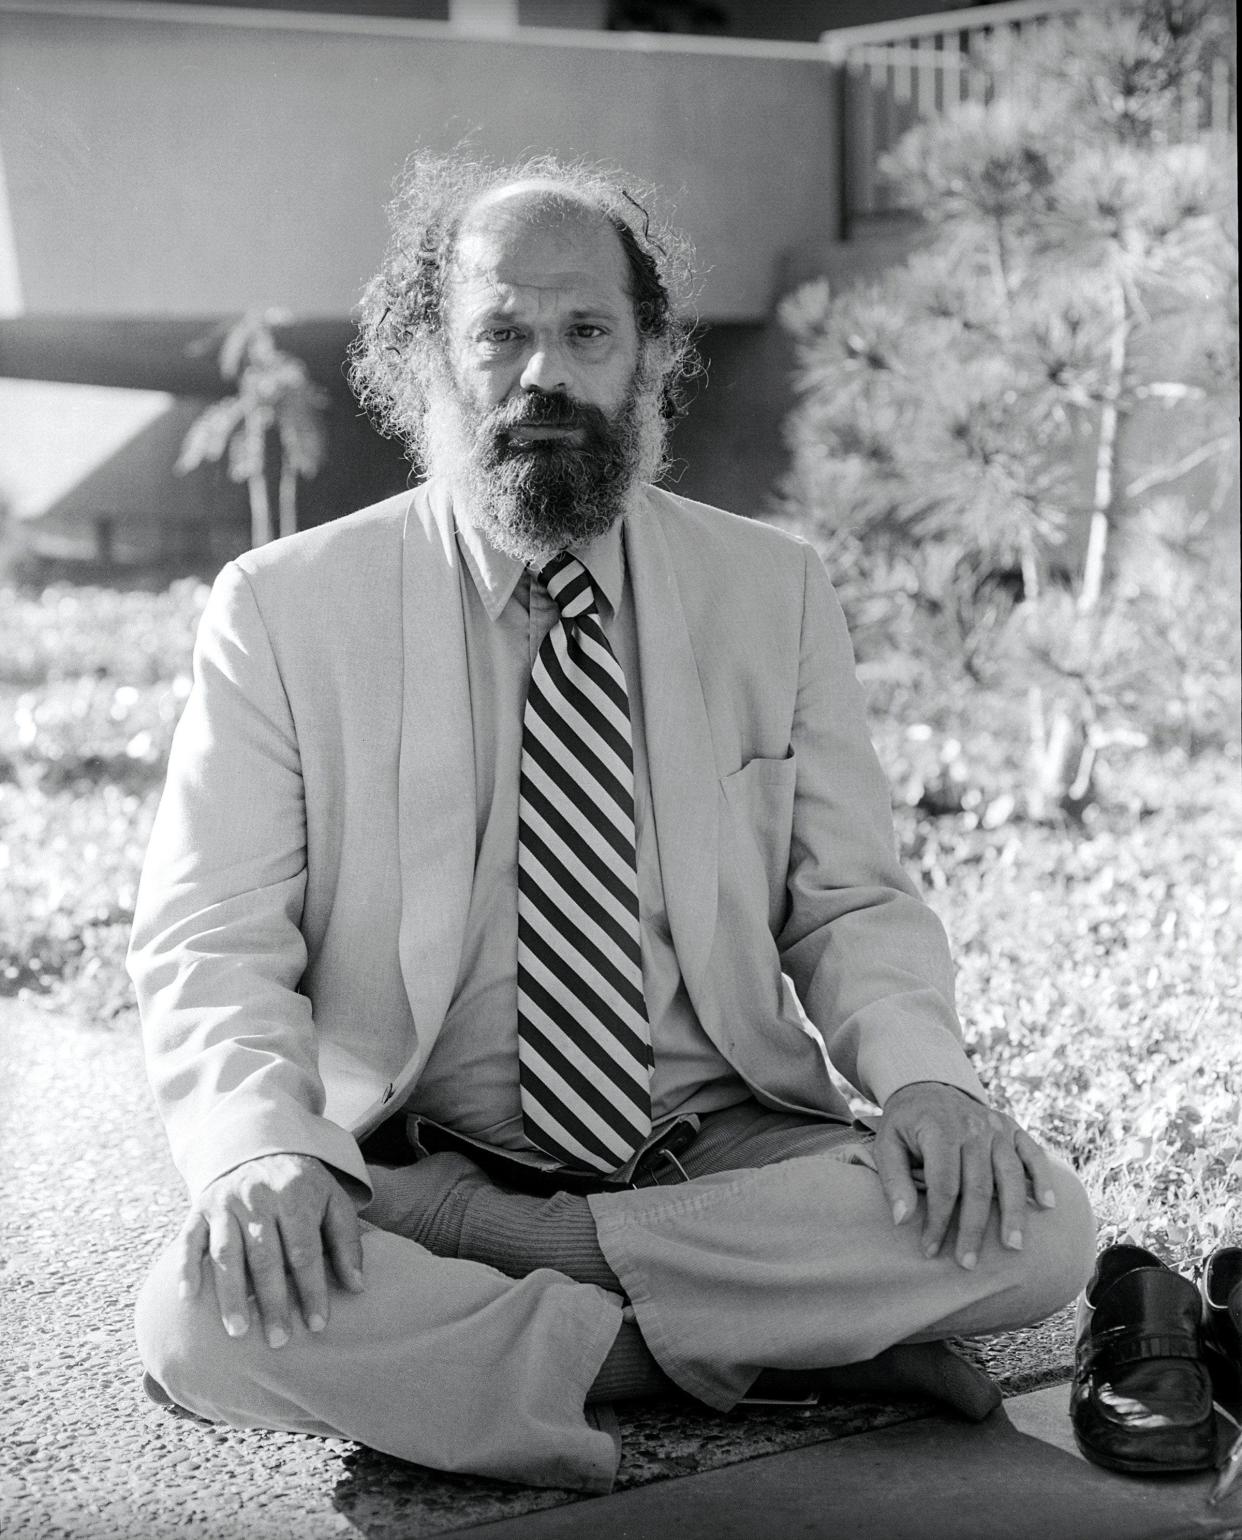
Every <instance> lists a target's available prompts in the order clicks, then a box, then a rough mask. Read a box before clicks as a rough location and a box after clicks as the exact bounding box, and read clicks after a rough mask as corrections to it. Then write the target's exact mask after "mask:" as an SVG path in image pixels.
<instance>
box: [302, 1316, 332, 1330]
mask: <svg viewBox="0 0 1242 1540" xmlns="http://www.w3.org/2000/svg"><path fill="white" fill-rule="evenodd" d="M306 1324H307V1326H309V1327H310V1329H311V1331H322V1330H323V1329H324V1327H325V1326H326V1325H327V1324H328V1323H327V1321H325V1320H324V1318H323V1316H321V1315H319V1314H315V1315H312V1316H310V1317H309V1318H308V1319H307V1322H306Z"/></svg>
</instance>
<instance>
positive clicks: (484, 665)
mask: <svg viewBox="0 0 1242 1540" xmlns="http://www.w3.org/2000/svg"><path fill="white" fill-rule="evenodd" d="M623 527H624V520H621V521H618V523H617V524H614V525H613V527H612V528H611V529H610V530H609V531H608V533H607V534H606V535H603V536H601V537H600V538H599V539H598V540H594V541H592V542H590V543H589V544H587V545H585V546H581V547H577V546H576V547H574V548H573V554H574V555H575V556H576V557H577V558H578V560H579V561H580V562H582V564H583V566H584V567H585V568H586V569H587V571H588V572H589V573H590V575H591V581H592V583H593V584H594V587H595V592H596V596H597V599H598V603H599V610H600V619H601V622H602V624H603V628H604V631H605V633H606V634H607V636H608V640H609V644H610V645H611V647H612V649H613V651H614V653H615V654H616V657H617V660H618V662H619V663H620V664H621V667H622V669H623V670H624V671H625V678H626V686H627V689H628V691H629V698H630V724H631V734H632V738H633V747H634V804H635V807H634V822H635V833H636V839H637V860H638V911H639V923H640V926H641V944H642V964H643V990H644V994H645V996H646V1002H647V1015H648V1020H649V1021H650V1024H651V1041H652V1047H653V1049H654V1055H655V1068H654V1070H653V1072H652V1082H651V1102H652V1117H653V1121H654V1122H656V1123H657V1124H658V1123H659V1122H660V1121H661V1120H662V1119H666V1118H668V1117H670V1116H672V1115H674V1114H682V1113H690V1112H696V1113H704V1112H714V1111H717V1110H719V1109H721V1108H723V1107H731V1106H735V1105H736V1104H737V1103H739V1102H741V1101H745V1100H746V1099H747V1098H748V1097H749V1095H750V1092H749V1090H748V1088H747V1086H746V1085H745V1083H744V1082H743V1081H742V1080H741V1078H740V1077H739V1076H738V1075H737V1073H736V1071H735V1070H734V1069H733V1067H732V1066H731V1065H730V1064H729V1063H728V1061H727V1060H726V1059H725V1058H724V1057H723V1056H722V1055H721V1053H720V1052H719V1050H718V1049H717V1048H716V1046H715V1044H714V1043H712V1041H711V1040H710V1039H709V1038H708V1036H707V1034H706V1033H705V1032H704V1031H703V1028H702V1026H701V1025H700V1024H699V1021H698V1018H697V1017H696V1015H695V1012H694V1008H693V1006H692V1005H691V1003H690V999H689V997H688V995H687V994H686V989H685V985H684V984H683V982H682V978H681V971H680V969H679V967H678V963H677V957H676V954H675V952H674V950H673V943H672V937H671V934H670V931H669V925H668V916H667V914H666V912H665V903H664V885H663V880H662V878H661V874H660V852H659V840H658V831H657V829H656V826H655V820H654V817H653V813H652V805H651V784H650V778H649V775H648V769H647V753H646V734H645V732H644V728H643V707H642V681H641V678H640V677H639V668H638V635H637V629H636V625H635V618H634V602H633V596H632V591H631V586H630V584H629V583H628V582H627V580H626V555H625V542H624V539H623ZM457 544H458V549H459V551H460V553H461V557H462V561H461V566H460V583H461V598H462V614H463V617H464V622H465V630H466V658H467V666H468V671H469V680H470V716H471V723H472V727H473V732H474V763H475V803H476V808H477V821H476V826H475V827H476V846H475V852H476V853H475V868H474V886H473V890H472V892H471V898H470V908H469V913H468V915H467V919H466V931H465V944H464V946H463V949H462V957H461V967H460V970H459V973H458V977H457V985H456V989H455V991H454V995H453V999H452V1003H451V1004H450V1006H449V1010H448V1014H447V1016H446V1018H445V1022H444V1027H443V1029H442V1031H441V1033H440V1036H439V1038H438V1039H437V1041H436V1044H435V1047H434V1048H433V1049H432V1051H431V1054H430V1056H429V1058H428V1060H427V1063H426V1065H425V1067H424V1069H423V1071H422V1074H421V1076H420V1078H419V1082H418V1086H417V1089H416V1090H415V1091H414V1093H413V1094H412V1096H411V1098H410V1100H409V1102H408V1103H407V1104H406V1109H407V1111H410V1112H416V1113H419V1114H421V1115H422V1116H424V1117H428V1118H431V1119H432V1120H433V1121H435V1122H437V1123H441V1124H443V1125H444V1126H445V1127H448V1128H453V1129H455V1130H457V1131H458V1132H459V1133H462V1134H466V1135H469V1136H470V1137H472V1138H475V1139H479V1140H481V1141H483V1142H484V1143H486V1144H489V1145H492V1146H494V1147H496V1148H498V1149H509V1150H530V1149H531V1148H532V1145H531V1144H530V1142H529V1141H528V1140H527V1138H526V1136H525V1134H524V1132H523V1129H522V1111H521V1101H520V1094H519V1088H518V1027H517V844H518V781H519V771H520V766H521V758H522V718H523V713H524V710H525V705H526V692H527V688H528V686H529V683H530V675H531V668H532V666H533V664H534V660H535V655H536V653H537V652H538V651H539V646H540V643H541V642H542V641H543V639H544V637H545V636H546V635H547V634H548V632H549V631H550V630H551V628H552V626H553V625H554V624H555V622H556V620H557V618H558V615H557V609H556V605H555V603H554V601H553V600H552V598H551V596H550V595H549V594H548V591H547V589H546V588H545V587H544V586H543V584H542V583H540V582H539V581H538V579H537V578H534V577H532V575H531V573H530V572H529V571H528V569H527V568H526V567H525V566H523V565H522V563H520V562H518V561H515V560H513V559H512V558H511V557H508V556H505V555H503V554H501V553H500V552H498V551H497V550H495V549H494V547H492V546H491V545H490V544H489V543H488V542H487V541H486V540H485V539H484V537H483V536H482V535H481V534H480V533H479V532H478V530H476V529H474V528H473V527H472V526H470V525H468V524H466V523H465V522H464V521H460V520H459V521H458V525H457Z"/></svg>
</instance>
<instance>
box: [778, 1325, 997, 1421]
mask: <svg viewBox="0 0 1242 1540" xmlns="http://www.w3.org/2000/svg"><path fill="white" fill-rule="evenodd" d="M811 1389H817V1390H821V1391H823V1392H825V1393H826V1394H828V1395H830V1396H843V1397H856V1398H876V1399H884V1398H886V1397H897V1398H899V1399H904V1398H906V1397H909V1396H918V1397H921V1398H925V1399H927V1400H930V1401H938V1402H939V1403H940V1404H941V1405H942V1406H947V1407H949V1408H951V1409H952V1410H953V1411H955V1412H957V1413H958V1415H959V1416H961V1417H965V1418H967V1419H969V1421H971V1422H982V1420H983V1419H984V1418H985V1417H986V1416H987V1415H988V1413H989V1412H992V1411H995V1409H996V1408H997V1407H998V1406H999V1405H1000V1404H1001V1400H1002V1397H1001V1393H1000V1391H999V1390H998V1389H997V1387H996V1385H995V1383H994V1382H993V1381H992V1380H991V1379H990V1378H989V1377H988V1376H987V1375H986V1374H985V1373H984V1372H983V1370H982V1369H979V1368H976V1366H975V1365H974V1364H972V1363H969V1362H968V1361H967V1360H966V1359H964V1358H961V1357H959V1355H958V1354H957V1353H955V1352H953V1350H952V1349H951V1348H950V1347H948V1346H947V1345H946V1344H945V1343H943V1342H900V1343H898V1344H897V1345H896V1346H895V1347H891V1348H886V1349H885V1350H884V1352H882V1353H877V1354H876V1356H875V1357H874V1358H869V1359H866V1360H864V1361H862V1362H860V1363H854V1364H838V1365H836V1366H835V1367H834V1368H831V1369H794V1370H784V1369H765V1370H764V1371H763V1373H762V1374H760V1376H759V1378H758V1379H757V1380H756V1381H755V1383H754V1384H753V1385H752V1386H751V1394H752V1395H757V1396H763V1395H774V1396H781V1395H788V1396H796V1395H799V1394H805V1393H806V1392H807V1391H808V1390H811Z"/></svg>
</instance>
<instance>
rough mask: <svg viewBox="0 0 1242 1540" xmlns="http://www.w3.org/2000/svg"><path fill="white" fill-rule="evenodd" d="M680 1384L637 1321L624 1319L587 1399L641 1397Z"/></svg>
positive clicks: (630, 1399)
mask: <svg viewBox="0 0 1242 1540" xmlns="http://www.w3.org/2000/svg"><path fill="white" fill-rule="evenodd" d="M676 1388H677V1387H676V1386H675V1385H674V1384H673V1382H672V1380H670V1379H668V1378H667V1377H666V1375H665V1374H664V1373H663V1371H662V1370H661V1368H660V1366H659V1364H658V1363H656V1361H655V1359H654V1358H652V1356H651V1352H650V1350H649V1349H648V1347H647V1344H646V1343H645V1342H644V1341H643V1335H642V1333H641V1332H640V1331H639V1329H638V1327H637V1325H635V1323H634V1322H633V1321H623V1322H622V1323H621V1330H620V1331H619V1332H618V1333H617V1340H616V1341H615V1342H614V1343H613V1345H612V1347H611V1348H610V1349H609V1351H608V1357H607V1358H605V1359H604V1362H603V1364H602V1365H601V1367H600V1371H599V1373H598V1374H597V1375H596V1376H595V1383H594V1384H593V1385H592V1386H591V1388H590V1390H588V1391H587V1398H586V1399H587V1405H588V1406H593V1405H594V1404H595V1403H596V1402H598V1401H637V1400H640V1399H643V1398H646V1397H650V1396H659V1395H665V1394H667V1393H668V1392H669V1391H673V1390H676Z"/></svg>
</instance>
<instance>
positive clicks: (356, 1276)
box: [349, 1267, 362, 1289]
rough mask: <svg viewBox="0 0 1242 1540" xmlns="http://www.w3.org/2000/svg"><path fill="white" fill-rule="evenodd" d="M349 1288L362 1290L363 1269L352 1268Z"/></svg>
mask: <svg viewBox="0 0 1242 1540" xmlns="http://www.w3.org/2000/svg"><path fill="white" fill-rule="evenodd" d="M349 1286H350V1288H351V1289H360V1288H361V1287H362V1269H361V1268H360V1267H351V1268H350V1270H349Z"/></svg>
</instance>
